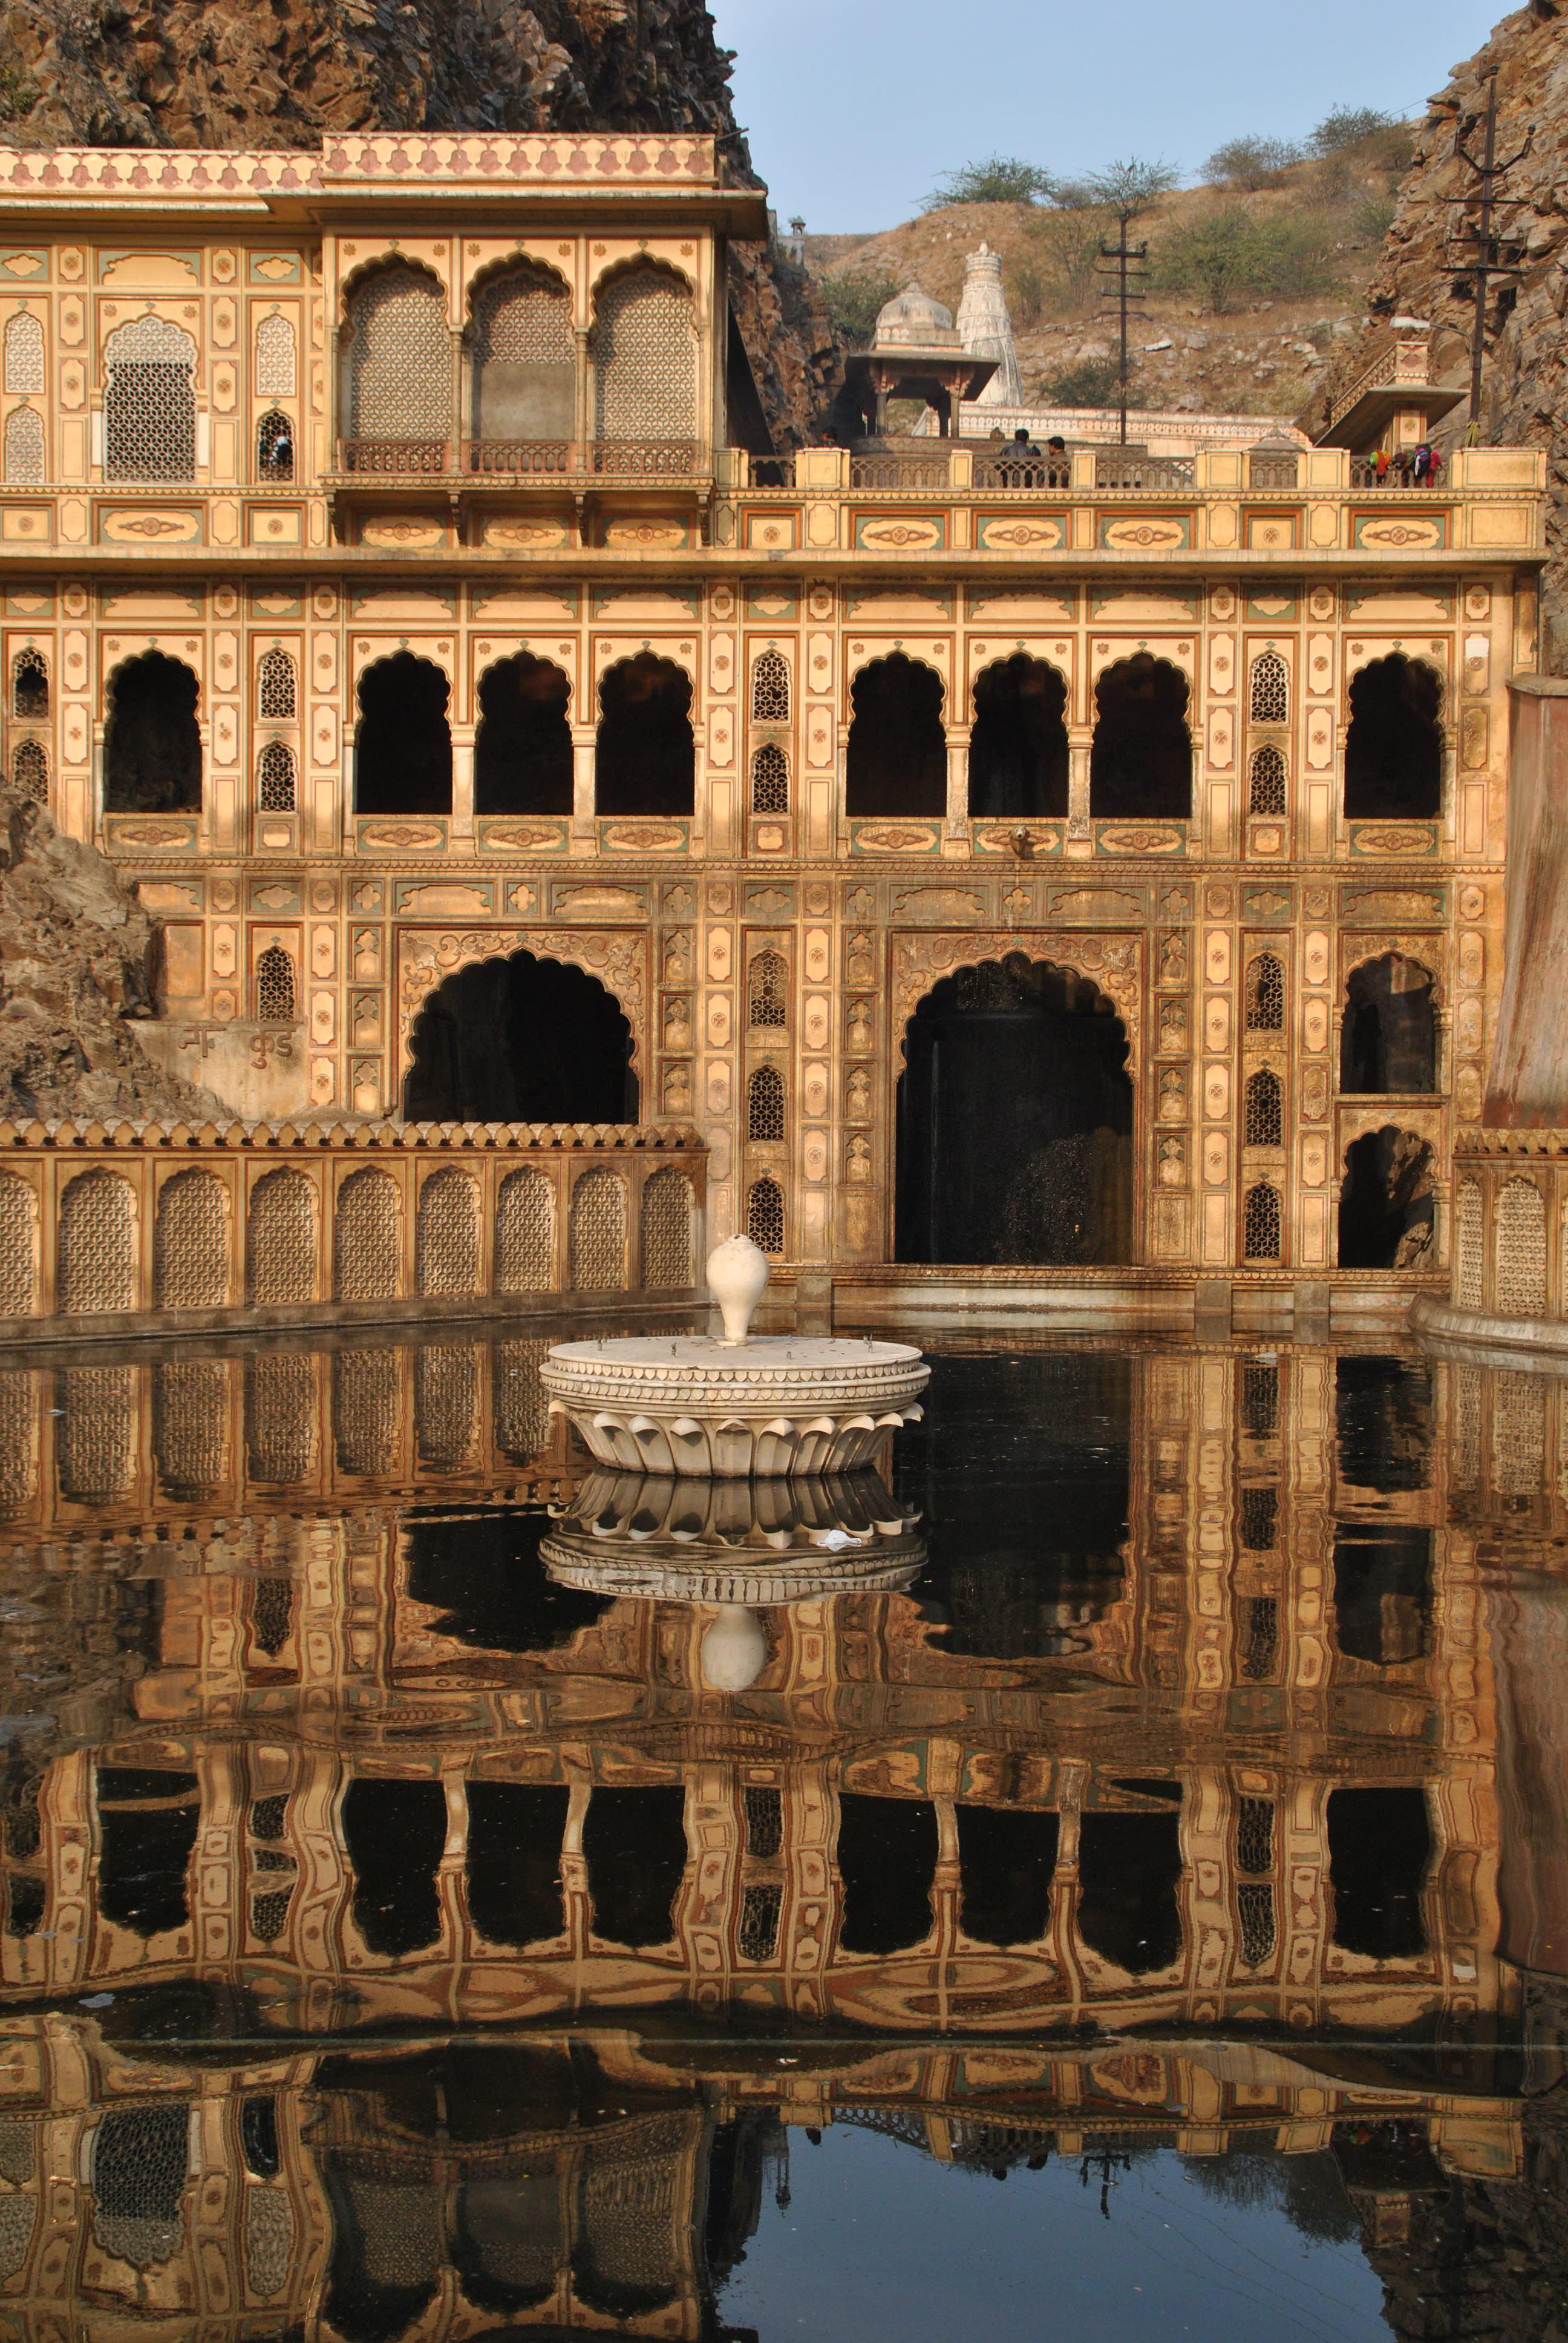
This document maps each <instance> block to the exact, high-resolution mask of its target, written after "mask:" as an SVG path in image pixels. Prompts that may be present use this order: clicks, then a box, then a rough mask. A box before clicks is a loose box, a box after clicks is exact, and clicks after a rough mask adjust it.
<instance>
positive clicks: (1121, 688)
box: [1089, 651, 1192, 821]
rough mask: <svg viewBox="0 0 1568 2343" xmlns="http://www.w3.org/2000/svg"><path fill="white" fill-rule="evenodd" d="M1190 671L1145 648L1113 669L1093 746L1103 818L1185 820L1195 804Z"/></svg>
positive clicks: (1099, 688)
mask: <svg viewBox="0 0 1568 2343" xmlns="http://www.w3.org/2000/svg"><path fill="white" fill-rule="evenodd" d="M1188 699H1189V691H1188V684H1187V679H1186V677H1185V676H1184V675H1183V674H1182V672H1181V669H1180V668H1177V667H1172V666H1171V662H1170V660H1169V659H1155V658H1154V657H1153V655H1152V653H1151V652H1149V651H1137V652H1135V653H1134V654H1133V656H1132V658H1131V659H1119V660H1118V661H1117V663H1116V665H1115V666H1114V667H1109V668H1107V669H1106V670H1105V673H1104V674H1103V675H1102V676H1101V679H1100V681H1099V683H1098V684H1097V685H1096V687H1095V693H1094V703H1095V708H1096V709H1097V711H1098V713H1097V717H1096V720H1095V726H1094V744H1093V746H1092V748H1091V749H1090V752H1089V810H1090V812H1091V814H1092V815H1093V816H1094V817H1095V818H1096V820H1100V819H1104V820H1129V819H1132V820H1155V821H1185V820H1188V819H1189V818H1190V816H1191V811H1192V736H1191V732H1190V731H1189V730H1188V729H1187V703H1188Z"/></svg>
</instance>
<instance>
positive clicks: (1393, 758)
mask: <svg viewBox="0 0 1568 2343" xmlns="http://www.w3.org/2000/svg"><path fill="white" fill-rule="evenodd" d="M1441 812H1442V676H1441V675H1440V674H1439V673H1438V671H1437V669H1435V668H1434V667H1431V666H1429V665H1428V664H1427V662H1426V661H1425V660H1424V659H1407V658H1406V656H1405V654H1404V653H1403V652H1402V651H1391V652H1390V653H1389V655H1388V657H1387V658H1386V659H1372V661H1371V662H1370V663H1369V664H1368V665H1367V666H1366V667H1363V668H1362V669H1361V670H1360V672H1359V673H1358V674H1356V675H1353V676H1352V678H1351V689H1350V729H1349V730H1348V732H1347V733H1346V735H1345V818H1346V820H1349V821H1379V820H1383V821H1410V820H1432V818H1433V817H1434V816H1436V815H1437V814H1439V813H1441Z"/></svg>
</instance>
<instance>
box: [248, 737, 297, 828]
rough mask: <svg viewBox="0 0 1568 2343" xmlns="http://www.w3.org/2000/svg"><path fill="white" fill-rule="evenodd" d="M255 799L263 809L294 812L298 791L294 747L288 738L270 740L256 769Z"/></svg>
mask: <svg viewBox="0 0 1568 2343" xmlns="http://www.w3.org/2000/svg"><path fill="white" fill-rule="evenodd" d="M256 803H257V804H258V805H259V806H260V808H261V810H262V812H263V813H293V812H294V811H295V809H296V804H297V795H296V783H295V773H294V751H293V749H291V748H290V747H289V746H288V743H287V742H286V740H269V741H268V742H267V744H266V748H265V749H263V750H262V752H261V756H260V758H259V759H258V760H257V764H256Z"/></svg>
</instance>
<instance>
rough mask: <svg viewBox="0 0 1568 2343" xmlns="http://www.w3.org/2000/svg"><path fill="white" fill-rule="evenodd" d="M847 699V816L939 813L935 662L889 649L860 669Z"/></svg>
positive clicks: (941, 768)
mask: <svg viewBox="0 0 1568 2343" xmlns="http://www.w3.org/2000/svg"><path fill="white" fill-rule="evenodd" d="M849 705H850V709H851V710H852V713H851V715H850V718H849V742H848V745H847V747H846V748H845V750H844V811H845V812H846V813H847V814H849V816H850V817H851V819H853V820H860V819H864V818H867V817H870V816H877V815H887V814H940V813H945V812H946V810H947V803H948V745H947V735H946V733H945V732H944V731H943V729H942V679H941V677H940V675H938V673H937V672H936V669H934V668H929V667H927V666H925V665H924V663H923V662H922V661H921V660H920V659H910V658H908V657H907V656H906V654H905V653H904V652H903V651H890V653H889V654H888V657H887V658H886V659H873V660H872V661H871V663H870V665H869V667H863V668H862V669H860V672H859V675H858V676H857V677H856V678H855V680H854V682H853V683H852V684H851V685H850V687H849Z"/></svg>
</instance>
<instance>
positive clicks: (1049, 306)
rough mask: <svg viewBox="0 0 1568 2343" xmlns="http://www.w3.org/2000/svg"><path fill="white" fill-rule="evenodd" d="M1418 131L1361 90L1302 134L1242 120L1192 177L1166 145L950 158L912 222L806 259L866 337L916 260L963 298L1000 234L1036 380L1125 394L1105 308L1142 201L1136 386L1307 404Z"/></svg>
mask: <svg viewBox="0 0 1568 2343" xmlns="http://www.w3.org/2000/svg"><path fill="white" fill-rule="evenodd" d="M1411 145H1412V131H1411V126H1409V125H1408V124H1405V123H1402V122H1400V121H1397V120H1395V119H1393V118H1392V117H1391V116H1386V115H1382V114H1379V113H1375V112H1373V111H1372V110H1370V109H1367V108H1358V107H1349V106H1346V107H1341V108H1338V109H1336V111H1335V112H1333V113H1332V114H1331V115H1329V116H1327V118H1326V119H1325V120H1324V121H1323V122H1322V123H1320V124H1319V126H1318V127H1317V129H1316V130H1315V131H1314V132H1313V133H1312V137H1311V138H1310V139H1309V140H1308V141H1306V142H1305V144H1304V145H1303V146H1288V145H1286V144H1285V143H1284V142H1282V141H1281V140H1278V139H1269V138H1263V137H1238V138H1234V139H1231V141H1230V142H1229V143H1228V144H1227V145H1225V146H1221V148H1220V149H1219V150H1218V151H1217V152H1216V153H1215V154H1214V155H1212V156H1211V157H1210V158H1209V161H1208V163H1207V164H1206V166H1204V171H1203V176H1202V184H1201V185H1199V186H1191V187H1179V186H1176V185H1175V184H1174V178H1175V175H1174V174H1173V173H1172V172H1171V171H1170V170H1169V169H1167V168H1166V167H1165V166H1162V165H1161V164H1158V163H1141V162H1138V161H1136V160H1134V161H1131V162H1124V163H1120V164H1112V165H1110V166H1107V168H1106V169H1105V170H1104V171H1101V172H1097V173H1094V174H1092V175H1091V176H1089V177H1087V178H1084V179H1081V180H1066V179H1061V178H1059V177H1057V176H1055V175H1053V174H1052V173H1051V172H1050V170H1049V169H1048V168H1046V167H1045V166H1042V165H1036V164H1033V163H1030V162H1029V161H1027V160H1022V159H1020V158H1018V157H1015V156H990V157H988V158H986V159H985V160H984V161H981V162H979V163H973V164H970V165H968V166H965V167H964V168H962V169H960V170H958V171H955V172H953V173H951V174H950V176H948V177H947V178H946V179H945V180H944V181H942V182H941V183H940V185H939V186H938V187H937V188H936V189H935V190H934V191H933V194H932V196H931V198H930V202H929V204H928V205H927V206H926V208H925V209H923V210H922V211H921V212H920V214H919V216H917V217H916V218H914V219H912V220H910V221H908V222H906V223H905V224H904V225H903V226H900V227H896V228H891V229H889V230H887V231H885V232H884V233H882V234H880V235H876V236H809V237H808V241H807V258H808V262H809V266H810V267H811V269H812V271H813V273H814V274H815V275H816V276H817V277H818V279H819V284H820V287H821V290H822V292H823V294H824V296H825V297H826V300H827V303H828V307H829V314H830V315H831V317H832V318H833V321H834V325H835V327H836V329H837V331H838V333H839V337H840V339H841V340H842V341H843V343H844V344H845V346H846V347H850V348H854V347H864V345H865V342H866V341H867V339H869V334H870V330H871V327H872V324H873V323H874V321H875V317H876V314H877V311H878V309H879V307H880V306H881V304H882V302H883V301H885V300H887V299H888V298H889V297H890V295H891V294H893V293H894V292H896V291H898V290H899V288H900V287H901V286H903V285H906V284H908V283H909V282H910V280H911V278H912V279H914V280H916V281H918V282H919V283H920V285H922V286H923V287H925V289H926V291H927V292H928V293H930V294H934V295H935V297H936V298H937V299H938V300H940V301H945V302H946V303H947V304H948V305H949V307H956V306H957V303H958V301H959V298H960V294H961V292H962V290H963V265H964V256H965V255H966V253H969V252H972V251H973V250H974V249H975V247H976V246H978V245H979V244H980V242H981V241H982V240H983V241H985V242H986V243H988V244H990V246H991V248H992V250H993V251H996V252H1000V255H1001V259H1002V282H1003V285H1004V287H1005V289H1006V293H1007V297H1008V303H1009V307H1010V309H1011V312H1012V319H1013V328H1014V332H1015V334H1016V336H1017V338H1018V346H1019V360H1020V366H1021V368H1022V372H1023V380H1024V389H1025V394H1026V396H1027V397H1029V398H1030V399H1031V400H1032V399H1035V398H1039V399H1040V401H1042V402H1058V401H1059V402H1060V403H1062V404H1066V405H1083V406H1098V405H1109V404H1111V403H1113V401H1114V398H1115V393H1116V366H1115V357H1114V347H1115V327H1114V324H1113V322H1112V320H1111V318H1109V317H1104V316H1102V315H1101V311H1103V310H1105V309H1106V308H1108V307H1109V306H1110V303H1111V297H1112V287H1111V279H1110V278H1109V277H1107V276H1106V275H1105V274H1104V273H1103V272H1102V271H1101V270H1100V269H1098V268H1097V266H1096V263H1097V261H1098V260H1099V257H1100V248H1101V244H1102V243H1106V242H1114V241H1115V238H1116V236H1117V232H1118V222H1119V218H1120V216H1121V212H1122V211H1124V210H1128V209H1129V207H1130V206H1131V209H1130V224H1129V229H1128V234H1129V238H1130V240H1131V242H1133V243H1135V244H1146V245H1147V247H1148V258H1147V262H1146V265H1145V266H1144V267H1143V269H1142V271H1141V276H1140V277H1139V278H1138V279H1137V280H1135V281H1138V282H1140V283H1141V286H1142V287H1143V289H1144V292H1145V298H1144V299H1143V300H1142V301H1141V302H1139V303H1138V304H1137V307H1136V311H1135V315H1134V322H1133V330H1132V336H1131V342H1132V364H1133V382H1132V396H1133V399H1134V401H1135V403H1137V404H1139V405H1142V406H1149V407H1176V408H1180V409H1182V410H1185V411H1189V412H1196V411H1198V410H1200V409H1206V410H1209V411H1216V410H1225V409H1241V410H1245V411H1251V412H1257V413H1262V414H1271V415H1279V416H1282V417H1284V416H1291V415H1293V414H1294V413H1295V412H1296V411H1297V409H1298V408H1299V407H1301V406H1302V402H1303V400H1304V399H1305V398H1306V397H1307V396H1308V394H1309V392H1310V390H1311V388H1312V383H1313V381H1314V379H1315V378H1316V377H1317V376H1318V374H1319V373H1320V372H1321V371H1322V367H1323V365H1324V363H1325V361H1326V360H1328V359H1329V358H1331V357H1332V356H1334V355H1335V353H1336V352H1337V350H1338V349H1340V348H1341V347H1343V346H1344V345H1345V344H1346V343H1348V342H1351V341H1352V340H1353V339H1354V338H1355V337H1357V336H1358V335H1359V333H1360V331H1361V327H1362V317H1363V314H1364V299H1363V297H1364V293H1365V289H1366V287H1367V284H1368V282H1369V280H1370V279H1371V277H1372V275H1373V273H1374V272H1375V270H1376V268H1377V266H1378V263H1379V260H1380V257H1381V255H1382V244H1383V238H1384V236H1385V235H1386V233H1387V230H1388V226H1389V223H1390V221H1391V219H1392V216H1393V211H1394V197H1395V192H1396V190H1397V188H1398V186H1399V182H1400V179H1401V177H1402V174H1403V172H1404V170H1405V169H1406V167H1407V166H1408V164H1409V160H1410V155H1411Z"/></svg>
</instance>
